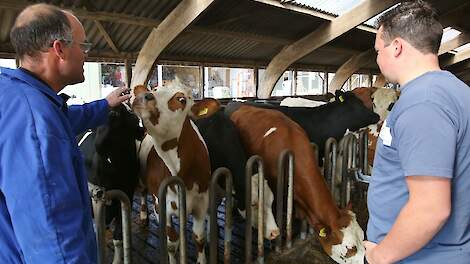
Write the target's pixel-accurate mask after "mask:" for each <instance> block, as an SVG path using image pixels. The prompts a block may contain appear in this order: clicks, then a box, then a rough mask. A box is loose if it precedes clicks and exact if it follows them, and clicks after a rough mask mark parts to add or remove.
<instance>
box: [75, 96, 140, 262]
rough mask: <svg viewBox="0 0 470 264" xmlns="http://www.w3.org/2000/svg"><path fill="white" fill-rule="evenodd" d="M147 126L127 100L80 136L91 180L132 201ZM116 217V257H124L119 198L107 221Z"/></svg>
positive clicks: (110, 209)
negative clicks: (138, 149) (140, 143)
mask: <svg viewBox="0 0 470 264" xmlns="http://www.w3.org/2000/svg"><path fill="white" fill-rule="evenodd" d="M143 133H144V131H143V128H141V127H139V120H138V118H137V117H136V116H135V115H134V114H132V113H131V112H129V111H128V109H127V108H126V106H124V105H123V104H121V105H119V106H117V107H114V108H111V109H110V111H109V115H108V122H107V123H106V124H105V125H103V126H100V127H98V128H97V129H96V130H94V131H89V132H86V133H85V134H83V135H81V136H79V137H78V138H77V141H78V142H79V147H80V150H81V151H82V154H83V156H84V161H85V168H86V170H87V172H88V182H89V183H91V184H93V185H96V186H99V187H102V188H104V189H105V190H113V189H118V190H121V191H123V192H124V193H126V194H127V196H128V197H129V200H130V201H132V197H133V195H134V190H135V188H136V187H137V183H138V180H139V162H138V158H137V154H136V140H142V138H143ZM113 219H114V221H115V228H114V231H113V242H114V245H115V255H114V256H115V260H119V259H121V257H122V254H123V252H122V223H121V210H120V203H119V201H113V202H112V204H111V205H110V206H109V207H107V208H106V223H107V224H109V223H110V222H111V221H112V220H113Z"/></svg>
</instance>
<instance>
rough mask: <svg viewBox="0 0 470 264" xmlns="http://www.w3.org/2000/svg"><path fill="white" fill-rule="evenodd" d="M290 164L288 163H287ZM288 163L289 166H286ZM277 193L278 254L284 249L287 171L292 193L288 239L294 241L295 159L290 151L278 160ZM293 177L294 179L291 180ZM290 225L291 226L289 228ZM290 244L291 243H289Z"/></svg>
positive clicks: (289, 200) (288, 207)
mask: <svg viewBox="0 0 470 264" xmlns="http://www.w3.org/2000/svg"><path fill="white" fill-rule="evenodd" d="M287 162H288V163H287ZM286 163H287V166H285V164H286ZM277 165H278V166H277V173H278V176H277V192H276V209H277V212H276V222H277V224H278V226H279V231H280V234H279V237H278V238H277V239H276V247H275V250H276V252H280V251H281V248H282V234H283V226H284V221H283V218H282V214H283V208H284V181H285V177H286V170H287V173H288V177H289V178H288V179H287V181H288V192H290V193H291V194H290V195H291V197H290V198H289V194H287V211H288V215H287V226H286V230H287V232H288V233H287V239H288V241H289V239H292V221H291V220H292V203H293V199H292V196H293V195H292V192H293V188H292V187H293V170H294V169H293V168H294V166H293V165H294V157H293V154H292V152H291V151H290V150H287V149H285V150H283V151H282V152H281V153H280V155H279V159H278V164H277ZM291 177H292V179H291ZM289 211H290V216H289ZM289 225H290V226H289ZM288 243H290V242H288Z"/></svg>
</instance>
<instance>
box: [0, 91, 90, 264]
mask: <svg viewBox="0 0 470 264" xmlns="http://www.w3.org/2000/svg"><path fill="white" fill-rule="evenodd" d="M21 100H23V102H21ZM24 101H27V100H25V99H21V98H19V99H18V100H16V101H13V102H11V104H10V105H9V106H7V107H4V108H3V109H2V111H1V112H2V119H3V120H2V122H1V124H5V123H6V122H8V126H4V127H3V129H2V130H1V132H0V146H1V153H0V156H1V168H0V169H1V173H0V188H1V191H2V192H3V194H4V197H5V203H6V206H7V208H8V213H9V215H10V219H11V224H12V226H13V230H14V234H15V237H16V239H17V242H18V244H19V246H20V248H21V252H22V254H23V256H24V259H25V262H27V263H94V262H95V261H96V253H94V251H96V243H95V242H94V235H93V234H94V233H93V228H92V224H91V213H90V207H89V204H90V203H89V200H88V199H89V198H88V197H87V194H84V191H86V190H84V188H83V186H84V185H85V184H84V179H83V175H81V174H82V173H81V172H82V171H83V170H82V168H81V160H80V154H79V152H78V150H76V147H75V145H74V144H73V141H71V140H70V139H69V138H63V137H61V135H60V134H51V133H50V130H48V129H47V126H48V125H50V122H57V120H58V119H57V118H56V117H55V115H56V114H57V113H56V112H53V111H51V112H45V111H32V109H31V107H30V106H29V104H28V103H26V102H24ZM64 129H65V128H64ZM93 248H94V250H93Z"/></svg>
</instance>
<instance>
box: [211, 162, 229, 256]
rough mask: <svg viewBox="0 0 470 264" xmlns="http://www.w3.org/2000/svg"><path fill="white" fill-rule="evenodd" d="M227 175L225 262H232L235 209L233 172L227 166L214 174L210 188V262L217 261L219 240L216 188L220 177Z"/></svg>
mask: <svg viewBox="0 0 470 264" xmlns="http://www.w3.org/2000/svg"><path fill="white" fill-rule="evenodd" d="M221 177H225V197H226V199H225V228H224V230H225V239H224V263H230V254H231V242H232V229H233V220H232V210H233V195H232V190H233V179H232V173H231V172H230V171H229V170H228V169H227V168H218V169H217V170H216V171H215V172H214V173H213V174H212V179H211V185H210V190H209V206H210V208H209V211H210V219H209V226H210V245H209V249H210V250H209V254H210V256H209V263H211V264H215V263H217V256H218V254H217V246H218V242H219V240H218V239H219V236H218V234H219V226H218V225H217V206H218V204H217V203H216V199H215V198H216V188H217V186H218V182H219V179H220V178H221Z"/></svg>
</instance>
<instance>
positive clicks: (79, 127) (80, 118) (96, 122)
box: [67, 99, 109, 135]
mask: <svg viewBox="0 0 470 264" xmlns="http://www.w3.org/2000/svg"><path fill="white" fill-rule="evenodd" d="M108 109H109V106H108V101H106V99H101V100H97V101H94V102H91V103H86V104H83V105H71V106H69V110H68V114H67V115H68V119H69V121H70V125H71V126H72V130H73V132H74V133H75V135H78V134H80V133H82V132H84V131H86V130H87V129H90V128H95V127H98V126H100V125H103V124H104V123H106V121H107V120H108V111H109V110H108Z"/></svg>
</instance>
